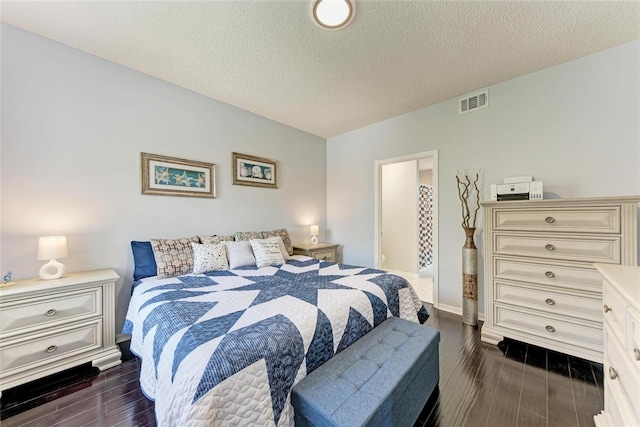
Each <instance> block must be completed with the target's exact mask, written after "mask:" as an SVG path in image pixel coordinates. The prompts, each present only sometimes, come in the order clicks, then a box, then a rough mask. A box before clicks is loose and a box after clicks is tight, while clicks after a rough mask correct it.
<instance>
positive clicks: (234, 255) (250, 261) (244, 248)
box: [224, 240, 256, 270]
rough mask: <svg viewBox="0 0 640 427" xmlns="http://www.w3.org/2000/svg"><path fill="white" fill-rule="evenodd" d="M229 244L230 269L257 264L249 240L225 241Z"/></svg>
mask: <svg viewBox="0 0 640 427" xmlns="http://www.w3.org/2000/svg"><path fill="white" fill-rule="evenodd" d="M224 243H225V244H226V245H227V258H228V259H229V269H230V270H233V269H234V268H238V267H244V266H246V265H256V258H255V257H254V256H253V251H252V250H251V243H249V242H248V241H247V240H244V241H242V242H224Z"/></svg>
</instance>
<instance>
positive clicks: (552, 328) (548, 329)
mask: <svg viewBox="0 0 640 427" xmlns="http://www.w3.org/2000/svg"><path fill="white" fill-rule="evenodd" d="M545 329H546V330H547V332H555V331H556V328H554V327H553V326H551V325H547V327H546V328H545Z"/></svg>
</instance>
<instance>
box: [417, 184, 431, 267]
mask: <svg viewBox="0 0 640 427" xmlns="http://www.w3.org/2000/svg"><path fill="white" fill-rule="evenodd" d="M418 221H419V223H418V234H419V239H420V253H419V255H418V257H419V260H418V266H419V269H422V268H426V267H429V266H430V265H431V264H432V263H433V252H432V250H433V187H432V186H430V185H424V184H420V203H419V206H418Z"/></svg>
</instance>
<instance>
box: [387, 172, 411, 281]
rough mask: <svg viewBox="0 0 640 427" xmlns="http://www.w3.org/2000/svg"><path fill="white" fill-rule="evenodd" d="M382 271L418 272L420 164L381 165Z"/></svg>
mask: <svg viewBox="0 0 640 427" xmlns="http://www.w3.org/2000/svg"><path fill="white" fill-rule="evenodd" d="M380 181H381V185H380V187H381V188H380V194H381V196H382V200H381V203H380V204H381V207H382V212H381V217H382V218H381V219H382V221H381V222H382V237H381V241H382V244H381V247H382V254H383V255H384V257H385V261H384V262H383V263H382V267H383V268H384V269H385V270H393V271H398V272H405V273H414V274H415V273H417V272H418V188H417V185H418V162H417V161H416V160H411V161H408V162H400V163H391V164H387V165H382V174H381V178H380Z"/></svg>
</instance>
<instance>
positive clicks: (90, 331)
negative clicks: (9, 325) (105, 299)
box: [0, 319, 102, 376]
mask: <svg viewBox="0 0 640 427" xmlns="http://www.w3.org/2000/svg"><path fill="white" fill-rule="evenodd" d="M101 346H102V319H98V320H94V321H92V322H85V323H83V324H80V325H74V326H71V327H67V328H60V329H56V330H54V331H48V332H45V333H42V334H37V335H30V336H29V337H28V338H25V339H16V340H15V341H8V342H6V343H3V344H2V347H0V372H2V374H1V375H2V376H4V375H5V374H9V373H11V372H12V371H16V370H21V369H30V368H32V367H33V366H35V365H39V364H43V363H49V362H51V361H53V360H57V359H62V358H65V357H69V356H72V355H74V354H78V353H83V352H86V351H88V350H93V349H97V348H100V347H101Z"/></svg>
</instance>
